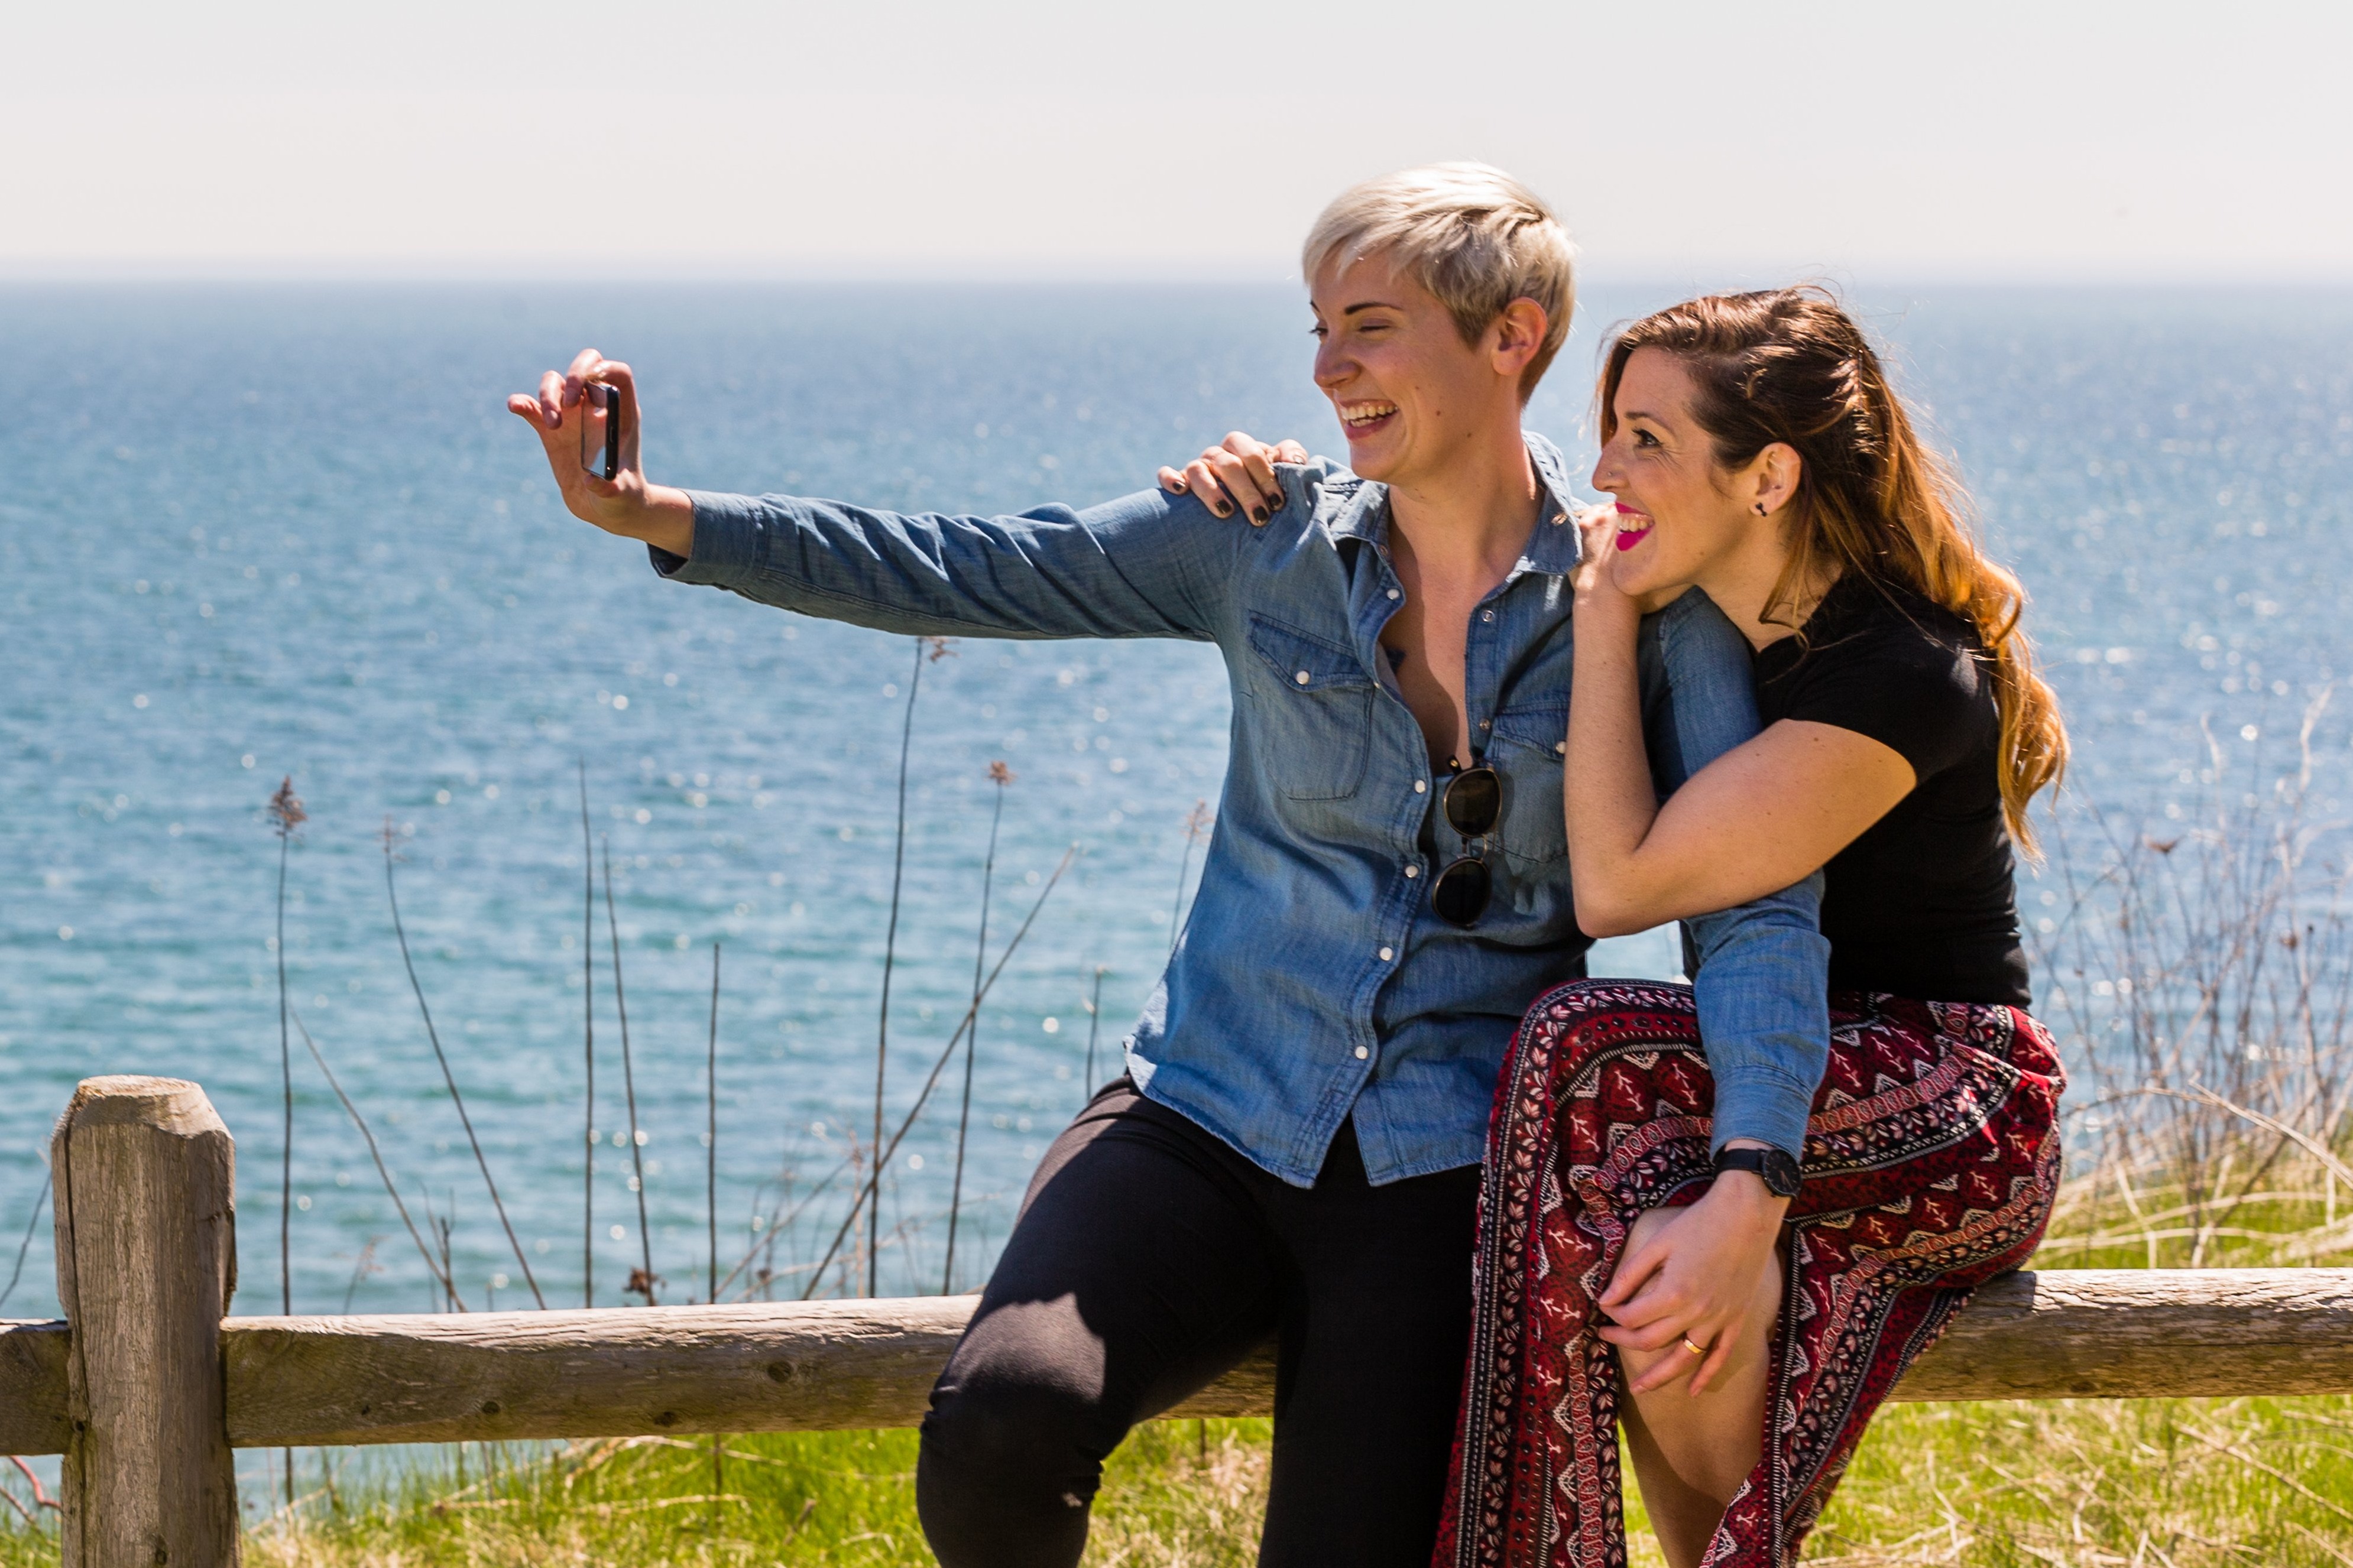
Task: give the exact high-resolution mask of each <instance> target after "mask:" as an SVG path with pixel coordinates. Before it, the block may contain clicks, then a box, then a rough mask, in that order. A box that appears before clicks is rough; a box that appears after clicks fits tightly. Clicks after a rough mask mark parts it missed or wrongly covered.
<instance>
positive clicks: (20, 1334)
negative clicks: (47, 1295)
mask: <svg viewBox="0 0 2353 1568" xmlns="http://www.w3.org/2000/svg"><path fill="white" fill-rule="evenodd" d="M68 1339H69V1335H68V1334H67V1332H66V1321H65V1320H64V1319H63V1318H50V1319H47V1320H37V1319H31V1318H15V1319H0V1454H62V1453H64V1452H65V1450H66V1440H67V1439H68V1438H69V1437H70V1436H72V1435H73V1425H72V1423H70V1422H69V1421H68V1420H67V1419H66V1345H67V1342H68Z"/></svg>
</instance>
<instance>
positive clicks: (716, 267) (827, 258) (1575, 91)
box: [0, 0, 2353, 283]
mask: <svg viewBox="0 0 2353 1568" xmlns="http://www.w3.org/2000/svg"><path fill="white" fill-rule="evenodd" d="M2348 61H2353V6H2348V5H2344V4H2343V3H2342V0H2325V3H2310V0H2239V3H2237V4H2234V5H2222V4H2218V3H2215V0H2206V3H2203V4H2200V5H2185V4H2178V3H2177V0H2136V3H2132V4H2125V3H2121V0H2109V3H2105V4H2084V3H2081V0H2036V3H2022V0H1972V3H1970V4H1968V5H1956V4H1951V3H1946V4H1937V5H1928V4H1920V3H1915V0H1868V3H1855V0H1819V3H1810V0H1746V3H1738V0H1644V3H1641V4H1620V5H1591V4H1583V3H1578V0H1551V3H1549V4H1523V3H1521V0H1494V3H1481V0H1447V3H1445V4H1428V3H1425V4H1422V5H1406V4H1398V3H1397V0H1357V3H1356V4H1347V5H1340V4H1328V3H1323V0H1158V3H1156V4H1150V5H1137V4H1133V3H1129V4H1121V3H1120V0H995V3H993V4H992V3H990V0H959V3H956V4H934V3H932V0H859V3H857V4H839V3H837V4H833V5H825V6H816V5H806V4H798V3H784V4H777V3H773V0H772V3H769V4H752V3H733V0H660V3H659V4H646V3H644V0H637V3H634V4H610V3H607V0H576V3H572V4H554V5H541V6H531V7H525V6H521V5H511V4H501V3H498V0H468V3H465V4H448V3H445V0H404V3H403V4H401V5H355V4H337V3H333V0H329V3H326V4H321V3H319V0H302V3H301V4H274V3H262V0H212V3H210V4H206V5H188V4H186V3H185V0H175V3H174V4H171V5H162V4H143V3H142V4H129V3H121V0H77V3H76V4H73V5H66V4H62V3H60V0H11V3H10V4H9V5H7V6H6V7H5V9H0V148H5V150H6V151H5V156H0V276H5V277H17V278H24V277H37V278H89V277H99V276H121V275H131V276H167V277H169V276H208V277H217V276H231V277H235V276H254V277H283V276H327V277H349V276H365V277H420V278H427V277H429V278H445V277H461V278H488V277H497V278H512V277H518V276H521V277H529V276H542V277H548V278H565V279H575V278H580V277H584V276H611V277H630V278H855V279H865V278H878V277H906V278H957V279H965V278H970V279H982V278H1023V279H1106V280H1124V279H1139V280H1140V279H1253V280H1268V281H1272V280H1279V279H1287V278H1289V277H1291V276H1293V268H1294V266H1295V254H1296V247H1297V244H1298V241H1299V239H1300V237H1302V236H1303V234H1304V232H1305V231H1306V228H1307V226H1308V225H1309V223H1310V222H1311V221H1312V220H1313V218H1314V215H1315V213H1316V212H1317V210H1318V209H1319V208H1320V207H1321V206H1322V205H1323V204H1324V202H1325V201H1327V200H1328V199H1329V198H1330V197H1331V196H1332V195H1335V193H1337V192H1338V191H1339V190H1340V189H1342V188H1343V187H1345V185H1346V184H1349V183H1351V182H1353V181H1355V180H1357V179H1361V178H1364V177H1366V176H1368V175H1372V174H1379V173H1382V172H1385V171H1387V170H1389V169H1393V168H1398V167H1401V166H1404V165H1406V164H1409V163H1420V162H1427V161H1431V160H1436V159H1441V158H1477V159H1483V160H1485V161H1488V162H1491V163H1496V164H1499V165H1501V166H1503V167H1504V168H1507V169H1509V170H1511V171H1513V172H1514V174H1519V175H1520V176H1521V177H1522V178H1524V179H1525V180H1526V181H1527V182H1528V183H1529V184H1532V185H1533V186H1535V188H1536V189H1537V190H1538V191H1539V192H1541V193H1542V194H1544V195H1546V197H1547V198H1549V199H1550V200H1551V201H1552V202H1554V204H1555V205H1556V207H1557V208H1558V210H1559V211H1560V213H1561V215H1562V216H1563V217H1564V218H1565V219H1566V221H1567V223H1568V225H1569V227H1570V229H1571V232H1572V233H1573V234H1574V235H1575V236H1576V237H1577V240H1578V242H1579V245H1580V247H1581V248H1582V250H1583V253H1584V257H1585V265H1586V268H1587V272H1588V276H1590V277H1595V278H1610V277H1622V278H1629V279H1632V278H1641V279H1663V278H1672V279H1683V278H1684V277H1687V276H1688V277H1692V278H1704V279H1707V280H1709V281H1711V282H1727V281H1734V280H1737V279H1739V278H1741V277H1744V276H1746V275H1750V274H1756V275H1759V276H1771V275H1777V274H1785V273H1788V272H1790V271H1793V270H1795V271H1804V272H1809V273H1817V274H1826V275H1830V276H1833V277H1840V278H1844V279H1851V280H1866V281H1870V280H1883V279H1906V280H1923V281H1926V280H1936V281H1956V280H1957V281H1982V282H2010V281H2036V282H2041V281H2078V282H2106V281H2120V282H2183V281H2217V282H2247V281H2253V282H2285V281H2294V282H2323V283H2343V282H2353V199H2348V198H2349V197H2353V89H2348V86H2347V83H2346V80H2345V72H2346V70H2347V68H2348Z"/></svg>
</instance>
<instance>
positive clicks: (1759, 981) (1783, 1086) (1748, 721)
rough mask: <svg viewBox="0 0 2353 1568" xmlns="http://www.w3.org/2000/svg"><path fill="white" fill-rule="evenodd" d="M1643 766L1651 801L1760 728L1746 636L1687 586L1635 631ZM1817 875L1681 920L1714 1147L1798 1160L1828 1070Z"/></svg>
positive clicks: (1826, 976)
mask: <svg viewBox="0 0 2353 1568" xmlns="http://www.w3.org/2000/svg"><path fill="white" fill-rule="evenodd" d="M1644 631H1645V636H1644V638H1643V647H1642V659H1643V663H1644V665H1645V667H1646V668H1645V670H1644V674H1645V677H1646V679H1645V680H1644V683H1643V684H1644V687H1645V689H1646V690H1647V691H1649V692H1651V694H1652V700H1651V701H1650V702H1648V703H1647V704H1646V715H1645V717H1646V728H1647V729H1648V731H1649V736H1648V739H1649V742H1650V749H1651V769H1652V772H1653V773H1654V775H1655V777H1656V782H1657V784H1658V788H1659V793H1660V795H1661V797H1662V798H1664V797H1665V796H1666V795H1671V794H1672V793H1673V792H1674V791H1675V790H1676V789H1677V788H1679V787H1681V785H1682V784H1683V781H1684V780H1685V779H1687V778H1689V777H1691V775H1692V774H1694V773H1697V772H1699V771H1700V770H1701V769H1702V768H1704V767H1705V766H1706V765H1707V764H1708V763H1711V762H1714V761H1715V759H1716V758H1717V757H1720V756H1722V755H1723V754H1724V753H1725V752H1728V751H1730V750H1732V749H1733V748H1734V747H1735V746H1737V745H1739V744H1741V743H1742V742H1746V741H1747V740H1749V739H1751V738H1753V737H1754V736H1755V735H1756V734H1757V729H1758V727H1759V726H1758V721H1757V689H1756V676H1755V668H1754V664H1753V660H1752V656H1751V654H1750V651H1749V647H1748V640H1747V639H1746V637H1742V636H1741V635H1740V632H1739V629H1738V628H1737V627H1736V626H1733V624H1732V623H1731V621H1729V620H1728V619H1726V618H1725V616H1724V613H1723V612H1722V611H1720V610H1718V609H1717V608H1716V607H1715V602H1714V601H1712V600H1710V599H1709V598H1708V597H1707V595H1704V594H1703V593H1701V592H1699V591H1698V590H1697V589H1694V590H1692V591H1691V592H1690V593H1688V594H1685V595H1683V597H1682V598H1681V599H1679V600H1677V601H1676V602H1675V603H1674V604H1672V605H1669V606H1668V607H1667V608H1666V609H1664V610H1662V611H1661V612H1660V613H1659V614H1658V615H1656V616H1652V617H1651V620H1650V621H1649V623H1648V624H1647V625H1646V626H1645V627H1644ZM1821 901H1822V877H1821V873H1820V872H1819V871H1817V872H1815V873H1814V874H1813V875H1812V876H1810V877H1809V878H1807V879H1805V880H1804V881H1802V882H1799V883H1798V884H1797V885H1796V886H1795V887H1791V888H1787V889H1783V890H1782V891H1780V892H1778V893H1775V894H1772V895H1770V896H1769V897H1767V898H1762V899H1758V900H1756V901H1755V902H1753V903H1746V904H1742V905H1740V906H1738V907H1737V908H1735V909H1729V910H1720V911H1718V912H1716V913H1715V914H1707V915H1699V916H1696V917H1694V918H1693V919H1691V920H1687V921H1683V939H1684V953H1685V959H1686V962H1687V963H1688V964H1689V965H1690V967H1691V974H1692V989H1693V991H1694V994H1695V995H1696V998H1697V1002H1698V1007H1699V1032H1700V1041H1701V1044H1702V1046H1703V1047H1704V1048H1705V1050H1706V1052H1707V1065H1708V1071H1709V1073H1710V1074H1711V1076H1713V1077H1714V1078H1715V1129H1714V1134H1713V1138H1712V1140H1711V1143H1712V1147H1714V1148H1716V1149H1721V1148H1723V1147H1724V1145H1725V1142H1726V1141H1727V1140H1730V1139H1734V1138H1755V1139H1757V1140H1759V1141H1761V1142H1766V1143H1769V1144H1771V1145H1772V1146H1773V1147H1775V1148H1777V1149H1780V1150H1784V1151H1786V1152H1788V1153H1789V1154H1790V1155H1792V1156H1797V1157H1802V1155H1803V1154H1804V1152H1805V1140H1806V1117H1807V1115H1808V1113H1809V1112H1810V1110H1812V1108H1813V1101H1814V1091H1815V1089H1817V1088H1818V1087H1820V1083H1821V1080H1822V1073H1823V1071H1824V1070H1825V1069H1826V1068H1828V1066H1829V1064H1830V1029H1831V1025H1830V957H1831V947H1830V942H1829V941H1828V940H1827V939H1825V938H1824V937H1823V935H1822V933H1821Z"/></svg>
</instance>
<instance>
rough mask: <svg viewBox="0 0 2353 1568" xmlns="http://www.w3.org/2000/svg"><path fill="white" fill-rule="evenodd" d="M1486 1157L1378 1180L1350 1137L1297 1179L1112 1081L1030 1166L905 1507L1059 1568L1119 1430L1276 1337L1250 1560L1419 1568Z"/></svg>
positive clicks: (968, 1557)
mask: <svg viewBox="0 0 2353 1568" xmlns="http://www.w3.org/2000/svg"><path fill="white" fill-rule="evenodd" d="M1478 1196H1479V1171H1478V1168H1477V1167H1476V1166H1465V1167H1463V1168H1461V1169H1460V1170H1454V1171H1444V1172H1440V1173H1438V1174H1436V1175H1430V1176H1419V1177H1412V1178H1409V1179H1408V1180H1405V1181H1401V1182H1395V1183H1392V1184H1388V1185H1387V1186H1379V1187H1376V1186H1372V1185H1370V1184H1367V1183H1366V1179H1365V1166H1364V1160H1363V1157H1362V1156H1361V1155H1360V1154H1359V1153H1358V1152H1357V1149H1356V1131H1355V1129H1354V1127H1353V1125H1351V1126H1344V1127H1343V1128H1342V1129H1341V1130H1340V1134H1339V1136H1338V1137H1337V1138H1336V1139H1335V1140H1334V1142H1333V1144H1332V1148H1331V1152H1330V1153H1329V1154H1327V1155H1326V1156H1325V1158H1324V1170H1323V1173H1322V1174H1321V1175H1320V1176H1319V1177H1318V1178H1317V1180H1316V1183H1315V1185H1314V1188H1313V1189H1310V1190H1303V1189H1301V1188H1297V1187H1293V1186H1290V1185H1287V1184H1284V1183H1283V1182H1282V1181H1280V1180H1278V1179H1277V1178H1275V1177H1273V1176H1271V1175H1269V1174H1267V1173H1265V1172H1264V1171H1261V1170H1260V1169H1259V1168H1258V1167H1257V1166H1256V1165H1253V1164H1251V1163H1250V1162H1249V1161H1248V1160H1245V1159H1244V1158H1242V1157H1241V1156H1240V1154H1237V1153H1235V1152H1233V1150H1231V1149H1229V1148H1228V1147H1227V1146H1226V1145H1225V1144H1224V1143H1222V1142H1219V1140H1218V1139H1216V1138H1215V1137H1212V1136H1211V1135H1210V1134H1209V1133H1208V1132H1206V1131H1202V1130H1201V1129H1200V1128H1199V1127H1198V1126H1196V1125H1195V1124H1194V1123H1193V1122H1191V1121H1188V1120H1187V1119H1186V1118H1185V1117H1183V1116H1180V1115H1178V1114H1177V1113H1176V1112H1175V1111H1173V1110H1168V1109H1167V1108H1166V1107H1165V1106H1160V1105H1155V1104H1154V1103H1153V1102H1152V1101H1150V1100H1145V1099H1144V1098H1143V1097H1142V1096H1141V1095H1139V1094H1137V1093H1136V1091H1135V1087H1134V1084H1133V1083H1131V1082H1130V1081H1129V1080H1128V1079H1124V1078H1123V1079H1114V1080H1113V1082H1112V1083H1111V1084H1109V1085H1107V1086H1105V1088H1104V1089H1103V1092H1102V1093H1100V1094H1098V1095H1096V1096H1095V1098H1094V1099H1093V1100H1092V1101H1090V1102H1089V1103H1088V1105H1087V1107H1086V1109H1085V1110H1082V1111H1081V1112H1080V1113H1079V1117H1078V1120H1077V1121H1073V1122H1072V1123H1071V1126H1070V1127H1069V1128H1068V1129H1067V1130H1066V1131H1064V1132H1063V1133H1062V1135H1061V1136H1060V1137H1059V1138H1057V1139H1055V1140H1054V1143H1053V1147H1052V1148H1050V1149H1049V1150H1048V1151H1047V1152H1046V1158H1045V1160H1044V1161H1043V1163H1040V1164H1039V1167H1038V1173H1037V1174H1036V1175H1035V1176H1034V1177H1032V1178H1031V1180H1030V1183H1029V1194H1028V1196H1027V1197H1025V1198H1024V1199H1023V1200H1022V1208H1021V1215H1020V1218H1019V1219H1018V1221H1017V1222H1016V1223H1015V1225H1014V1228H1013V1234H1012V1236H1011V1237H1010V1238H1008V1241H1007V1242H1006V1247H1005V1255H1004V1257H1003V1258H1000V1259H998V1261H997V1271H996V1273H995V1274H993V1275H992V1276H991V1277H990V1279H989V1281H988V1289H987V1291H986V1292H985V1293H984V1294H983V1296H982V1298H981V1303H980V1308H979V1310H978V1311H977V1312H976V1313H975V1315H974V1317H973V1321H972V1327H971V1328H970V1329H969V1330H968V1331H966V1332H965V1337H964V1341H963V1342H962V1343H961V1344H959V1345H958V1346H957V1347H956V1351H955V1355H954V1356H952V1357H951V1358H950V1359H949V1361H948V1365H947V1370H946V1371H945V1372H944V1373H941V1374H940V1381H939V1384H938V1385H937V1386H936V1387H934V1389H933V1390H932V1408H931V1413H930V1414H929V1415H926V1416H925V1417H924V1418H923V1457H922V1459H921V1462H920V1464H919V1466H918V1468H917V1471H916V1479H915V1501H916V1507H917V1508H918V1510H920V1511H921V1513H922V1516H923V1533H924V1535H925V1537H926V1538H927V1539H928V1540H929V1541H930V1542H931V1546H932V1550H933V1551H934V1552H936V1553H937V1554H938V1556H939V1560H940V1562H941V1563H943V1564H944V1568H1067V1565H1069V1564H1072V1563H1077V1562H1078V1560H1079V1553H1080V1551H1081V1549H1082V1547H1083V1546H1084V1545H1085V1543H1086V1536H1087V1510H1088V1508H1089V1506H1090V1505H1091V1504H1092V1501H1093V1500H1094V1495H1095V1489H1096V1486H1097V1485H1098V1484H1099V1483H1100V1481H1101V1479H1102V1477H1103V1459H1104V1458H1105V1456H1107V1455H1109V1454H1110V1452H1111V1451H1112V1450H1113V1448H1114V1447H1118V1445H1119V1441H1120V1439H1121V1438H1123V1437H1124V1436H1126V1435H1127V1432H1128V1429H1129V1428H1130V1427H1132V1426H1134V1425H1135V1424H1136V1423H1137V1422H1139V1421H1146V1420H1149V1419H1151V1418H1152V1417H1153V1416H1155V1415H1159V1414H1160V1413H1161V1412H1163V1411H1166V1410H1167V1409H1168V1408H1169V1407H1170V1406H1172V1405H1176V1404H1177V1403H1178V1402H1179V1401H1181V1400H1183V1399H1185V1398H1186V1397H1187V1395H1189V1394H1193V1393H1195V1392H1196V1391H1198V1390H1199V1389H1201V1388H1202V1387H1204V1386H1206V1385H1207V1384H1209V1383H1211V1382H1212V1381H1214V1380H1215V1379H1216V1378H1217V1377H1218V1376H1219V1374H1220V1373H1224V1372H1226V1371H1228V1370H1229V1369H1230V1368H1232V1367H1233V1366H1235V1365H1236V1364H1238V1363H1240V1362H1241V1361H1242V1360H1243V1359H1244V1358H1245V1357H1247V1356H1248V1355H1249V1354H1250V1352H1252V1351H1253V1350H1255V1349H1257V1348H1258V1347H1259V1346H1260V1345H1262V1344H1264V1343H1265V1342H1267V1341H1268V1340H1270V1339H1271V1340H1273V1341H1275V1342H1276V1376H1275V1406H1274V1468H1273V1476H1272V1483H1271V1494H1270V1496H1269V1498H1268V1500H1267V1511H1266V1533H1265V1536H1264V1538H1263V1541H1262V1542H1261V1546H1260V1549H1259V1562H1260V1563H1261V1564H1264V1565H1267V1568H1292V1565H1293V1564H1309V1563H1314V1564H1318V1565H1321V1568H1329V1565H1330V1564H1333V1563H1347V1564H1349V1565H1350V1568H1384V1565H1386V1564H1391V1563H1394V1564H1398V1568H1425V1565H1426V1564H1427V1563H1429V1561H1430V1549H1431V1546H1432V1544H1433V1543H1434V1541H1435V1538H1436V1535H1437V1531H1438V1516H1439V1509H1440V1502H1441V1500H1442V1497H1443V1494H1444V1491H1445V1489H1446V1467H1447V1458H1448V1454H1449V1451H1450V1447H1451V1443H1452V1440H1453V1436H1454V1415H1455V1405H1456V1402H1457V1400H1458V1399H1459V1397H1460V1395H1461V1386H1462V1365H1463V1357H1464V1353H1465V1351H1466V1349H1467V1346H1468V1343H1469V1337H1470V1321H1471V1249H1472V1238H1473V1230H1474V1227H1475V1225H1476V1217H1477V1216H1476V1210H1477V1205H1478Z"/></svg>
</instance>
